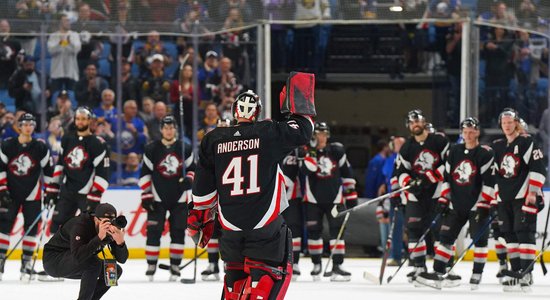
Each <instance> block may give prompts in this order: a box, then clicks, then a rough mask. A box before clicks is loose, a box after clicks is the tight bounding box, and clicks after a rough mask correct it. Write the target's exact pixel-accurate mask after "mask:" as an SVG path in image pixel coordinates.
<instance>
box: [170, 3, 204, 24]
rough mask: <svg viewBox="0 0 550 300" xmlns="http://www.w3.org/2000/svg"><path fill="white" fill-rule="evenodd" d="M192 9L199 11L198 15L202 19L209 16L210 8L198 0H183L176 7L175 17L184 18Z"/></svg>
mask: <svg viewBox="0 0 550 300" xmlns="http://www.w3.org/2000/svg"><path fill="white" fill-rule="evenodd" d="M191 11H195V12H197V13H198V16H199V17H200V18H201V19H202V20H206V19H207V18H208V10H207V9H206V6H205V5H204V4H202V3H200V2H199V1H197V0H181V1H180V4H179V5H178V7H177V8H176V13H175V18H174V19H176V20H178V19H179V20H182V19H184V18H185V17H186V16H187V15H188V14H189V13H190V12H191Z"/></svg>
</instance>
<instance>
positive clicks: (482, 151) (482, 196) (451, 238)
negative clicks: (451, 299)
mask: <svg viewBox="0 0 550 300" xmlns="http://www.w3.org/2000/svg"><path fill="white" fill-rule="evenodd" d="M460 129H461V134H462V137H463V138H464V144H456V145H454V146H452V147H451V148H450V150H449V155H448V157H447V161H446V163H445V181H444V183H443V187H442V191H441V197H440V198H439V200H438V206H437V208H436V210H437V211H438V212H441V213H443V218H442V221H441V227H440V231H439V245H438V246H437V249H436V251H435V257H434V273H427V272H422V273H420V274H419V275H418V276H417V277H416V280H417V281H418V282H420V283H421V284H424V285H428V286H432V287H435V288H439V289H440V288H441V286H442V284H443V285H444V286H446V287H452V286H457V285H459V284H460V279H458V280H452V279H453V278H452V276H448V277H451V278H448V279H447V280H445V281H443V280H444V278H443V275H444V274H445V273H447V272H446V267H447V265H448V263H449V260H450V259H451V257H452V256H453V245H454V242H455V241H456V238H457V237H458V235H459V233H460V231H461V230H462V227H464V225H465V224H466V222H468V221H469V222H470V227H469V229H470V236H471V237H475V236H477V234H478V232H479V231H480V230H482V232H483V233H480V234H482V235H481V237H480V238H479V240H478V241H477V242H476V243H475V248H474V268H473V274H472V277H471V279H470V284H471V288H472V289H477V288H478V287H479V283H480V282H481V274H482V273H483V268H484V267H485V262H486V261H487V242H488V237H489V228H488V226H485V225H486V223H487V221H488V216H489V208H490V202H491V200H492V199H493V198H494V177H493V168H492V166H493V159H494V157H493V156H494V155H493V150H492V149H491V148H490V147H488V146H482V145H480V144H479V133H480V132H479V131H480V128H479V121H478V120H477V119H476V118H467V119H465V120H463V121H462V122H461V123H460Z"/></svg>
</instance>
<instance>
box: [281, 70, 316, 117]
mask: <svg viewBox="0 0 550 300" xmlns="http://www.w3.org/2000/svg"><path fill="white" fill-rule="evenodd" d="M314 91H315V74H311V73H302V72H290V76H289V77H288V79H287V80H286V85H285V86H284V87H283V90H282V91H281V94H280V95H279V104H280V108H281V113H282V114H283V115H285V114H289V113H292V114H298V115H303V116H310V117H314V116H315V115H317V113H316V112H315V100H314V99H315V98H314Z"/></svg>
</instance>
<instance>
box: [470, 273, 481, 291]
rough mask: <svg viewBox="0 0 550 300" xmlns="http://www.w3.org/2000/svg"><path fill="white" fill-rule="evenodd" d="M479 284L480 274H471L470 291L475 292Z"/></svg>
mask: <svg viewBox="0 0 550 300" xmlns="http://www.w3.org/2000/svg"><path fill="white" fill-rule="evenodd" d="M480 283H481V273H473V274H472V277H471V278H470V290H472V291H475V290H477V289H479V284H480Z"/></svg>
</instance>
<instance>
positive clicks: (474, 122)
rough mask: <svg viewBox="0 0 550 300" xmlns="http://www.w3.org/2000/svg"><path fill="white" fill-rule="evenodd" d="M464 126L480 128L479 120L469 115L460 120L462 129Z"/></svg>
mask: <svg viewBox="0 0 550 300" xmlns="http://www.w3.org/2000/svg"><path fill="white" fill-rule="evenodd" d="M463 128H473V129H478V130H479V120H478V119H477V118H474V117H469V118H466V119H464V120H462V122H460V130H462V129H463Z"/></svg>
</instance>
